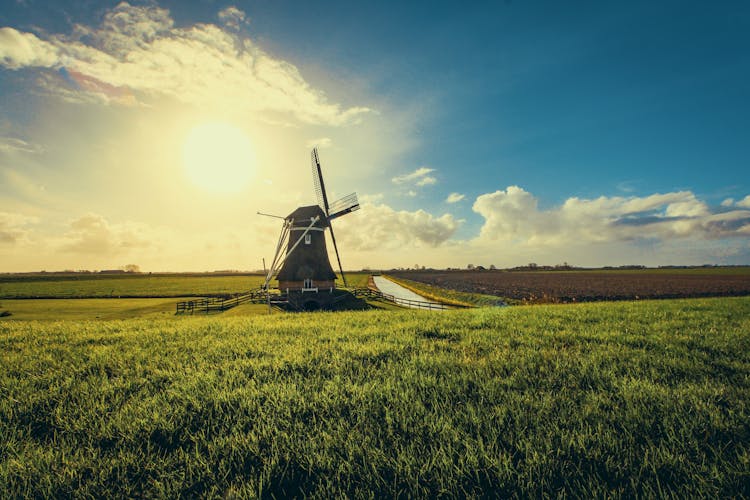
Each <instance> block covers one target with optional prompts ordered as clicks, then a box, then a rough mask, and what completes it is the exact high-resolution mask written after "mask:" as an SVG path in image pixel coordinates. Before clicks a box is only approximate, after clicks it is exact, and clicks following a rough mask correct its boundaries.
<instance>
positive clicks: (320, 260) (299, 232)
mask: <svg viewBox="0 0 750 500" xmlns="http://www.w3.org/2000/svg"><path fill="white" fill-rule="evenodd" d="M310 156H311V160H312V173H313V185H314V189H315V194H316V196H317V198H318V204H317V205H309V206H304V207H298V208H297V209H296V210H294V211H293V212H292V213H291V214H289V215H287V216H286V217H278V218H280V219H283V221H284V222H283V225H282V229H281V235H280V236H279V241H278V243H277V245H276V253H275V255H274V258H273V260H272V262H271V266H270V269H269V270H268V273H267V274H266V281H265V284H264V288H265V289H266V291H268V285H269V283H270V282H271V280H272V279H273V278H274V276H276V279H277V280H278V282H279V289H280V290H281V291H283V292H285V293H286V296H287V300H288V301H289V302H290V303H292V304H293V305H297V306H301V307H303V308H305V309H310V308H316V309H317V308H319V307H325V306H326V305H328V304H330V303H331V300H332V298H331V297H326V296H324V295H323V294H324V292H327V293H328V295H329V296H330V295H331V294H332V293H333V289H334V288H336V282H335V280H336V273H335V272H334V271H333V268H332V267H331V263H330V261H329V259H328V250H327V248H326V242H325V230H326V229H328V230H329V231H330V233H331V241H332V242H333V248H334V250H335V253H336V261H337V263H338V266H339V271H340V272H341V278H342V280H343V281H344V286H345V287H346V286H348V285H347V282H346V276H345V275H344V269H343V267H342V266H341V257H340V255H339V249H338V245H337V244H336V236H335V235H334V232H333V225H332V224H331V221H333V220H334V219H337V218H339V217H341V216H343V215H346V214H348V213H351V212H354V211H355V210H359V201H357V194H356V193H352V194H349V195H347V196H344V197H343V198H341V199H338V200H336V201H334V202H332V203H330V204H329V202H328V194H327V193H326V188H325V182H324V181H323V172H322V169H321V166H320V158H319V156H318V150H317V148H315V149H313V150H312V153H311V155H310ZM259 213H260V212H259ZM261 215H268V214H261ZM274 217H277V216H274Z"/></svg>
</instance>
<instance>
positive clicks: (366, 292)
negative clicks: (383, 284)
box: [352, 283, 448, 310]
mask: <svg viewBox="0 0 750 500" xmlns="http://www.w3.org/2000/svg"><path fill="white" fill-rule="evenodd" d="M374 286H375V285H374V283H373V284H372V286H371V287H368V288H355V289H354V290H352V293H353V294H354V296H355V297H370V298H375V299H382V300H387V301H388V302H393V303H394V304H397V305H400V306H405V307H410V308H412V309H437V310H444V309H448V306H447V305H445V304H440V303H438V302H429V301H423V300H412V299H402V298H401V297H396V296H395V295H391V294H389V293H383V292H381V291H380V290H378V289H377V288H375V287H374Z"/></svg>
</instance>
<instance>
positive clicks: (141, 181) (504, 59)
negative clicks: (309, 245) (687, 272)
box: [0, 0, 750, 271]
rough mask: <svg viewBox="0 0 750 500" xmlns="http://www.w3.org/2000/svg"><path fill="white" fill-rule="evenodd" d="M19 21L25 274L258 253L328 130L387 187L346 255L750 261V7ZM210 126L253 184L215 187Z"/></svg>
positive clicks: (197, 10)
mask: <svg viewBox="0 0 750 500" xmlns="http://www.w3.org/2000/svg"><path fill="white" fill-rule="evenodd" d="M0 29H2V31H0V258H2V262H3V264H0V271H3V270H6V271H16V270H33V269H41V268H49V269H59V268H76V269H77V268H109V267H117V266H120V265H124V264H126V263H138V264H140V265H141V266H142V267H144V268H146V269H150V270H211V269H224V268H235V269H255V268H258V267H260V266H259V264H258V263H259V262H260V259H261V257H262V256H266V257H268V254H269V253H271V252H272V250H273V245H274V242H275V238H276V233H277V232H278V228H277V227H275V226H274V222H273V221H268V220H263V219H262V218H258V217H257V216H254V214H255V211H256V210H263V211H271V212H274V213H281V214H284V213H287V212H291V211H292V210H293V209H294V207H295V206H296V205H297V204H307V203H310V202H312V201H313V200H314V198H312V187H311V185H310V179H309V167H308V162H309V156H308V155H309V148H310V146H311V145H312V144H317V145H318V146H320V151H321V159H322V161H323V166H324V169H325V170H326V174H327V176H328V185H329V186H330V187H331V189H332V190H333V191H334V194H339V195H344V194H347V193H348V192H350V191H354V190H356V191H357V192H358V193H359V194H360V197H361V198H362V201H363V208H362V210H360V211H359V212H357V213H355V214H352V215H351V216H347V217H345V218H342V219H341V220H340V221H337V222H339V225H337V230H338V232H340V233H341V236H340V237H339V238H340V239H341V243H342V245H341V246H342V252H343V260H344V265H345V266H346V267H352V268H357V267H363V266H373V267H381V266H382V267H391V266H404V267H406V266H412V265H414V264H421V265H427V266H436V267H445V266H451V267H459V266H460V267H463V266H466V264H468V263H473V264H475V265H476V264H483V265H489V264H495V265H497V266H498V267H506V266H514V265H519V264H525V263H527V262H539V263H546V264H556V263H561V262H564V261H567V262H570V263H572V264H576V265H582V266H595V265H621V264H631V263H639V264H647V265H664V264H703V263H712V264H722V263H728V264H747V263H750V197H748V196H749V195H750V174H748V171H750V169H749V168H748V167H749V166H750V165H748V163H750V162H749V158H750V146H748V144H750V141H748V132H747V130H750V123H749V122H750V120H749V119H748V111H750V104H748V103H750V85H748V81H750V50H749V49H750V37H749V36H748V35H747V33H748V32H750V5H748V4H747V3H746V2H722V3H720V4H709V3H705V2H659V3H658V4H657V3H654V2H625V3H618V4H610V3H603V2H574V3H570V2H564V3H563V2H517V1H516V2H490V3H476V4H472V5H469V6H463V5H461V6H459V5H457V4H452V3H445V4H443V3H439V2H386V3H371V2H368V3H365V2H361V3H359V2H315V3H308V2H305V3H301V4H300V3H298V2H284V1H274V2H268V1H258V2H235V3H231V2H230V3H225V2H212V1H196V2H176V1H174V2H166V1H165V2H136V1H133V2H130V3H119V2H92V1H80V2H64V3H63V2H42V1H38V0H25V1H16V2H10V3H9V4H8V5H5V6H3V8H2V10H0ZM206 124H214V125H215V126H213V125H211V126H209V127H206ZM212 127H213V128H212ZM222 127H224V128H222ZM196 129H197V130H203V131H206V130H208V131H212V130H213V131H214V133H213V135H211V132H208V133H207V135H206V134H204V136H202V137H201V136H196V134H195V133H194V132H191V131H194V130H196ZM217 130H218V131H219V132H215V131H217ZM222 130H223V131H235V132H237V133H238V134H239V135H240V136H243V137H246V138H247V139H248V140H249V141H250V143H251V144H252V148H253V149H254V151H253V153H252V155H251V156H252V160H247V159H246V158H245V157H244V156H242V154H243V153H242V151H241V150H240V149H241V144H242V143H243V140H238V141H236V142H235V143H233V142H231V141H228V140H226V137H234V136H235V135H236V134H234V133H233V132H228V133H223V132H221V131H222ZM196 137H198V138H197V139H196ZM188 138H191V139H190V140H193V141H197V146H195V147H197V148H198V150H199V151H200V148H204V149H205V150H206V154H209V155H212V154H213V153H214V152H216V157H217V158H219V157H221V158H224V159H225V160H226V161H225V163H227V164H231V163H232V162H233V161H240V159H242V161H244V162H245V163H248V162H249V163H253V164H252V165H250V167H248V168H249V169H250V170H251V171H252V173H253V175H252V176H250V177H249V178H247V176H246V175H244V174H243V175H241V174H240V173H239V172H238V171H237V170H231V168H230V169H229V170H221V169H222V168H224V167H223V166H221V165H218V166H217V165H212V166H208V167H207V169H206V170H207V173H206V174H205V175H209V177H205V176H204V177H202V178H201V177H200V174H198V177H195V176H194V175H193V177H190V176H191V175H192V174H189V173H186V172H188V171H189V168H188V167H187V166H186V164H185V163H186V161H185V158H184V156H185V151H186V146H185V141H186V140H188ZM218 148H221V150H222V152H221V153H219V152H218ZM190 151H192V150H190ZM238 168H239V167H238ZM243 168H244V167H243ZM217 172H219V175H220V176H221V178H222V179H226V186H221V185H218V186H216V185H213V184H211V183H210V182H208V180H207V179H209V178H210V174H211V173H217ZM211 186H213V187H211ZM217 220H220V221H221V223H220V224H217V222H216V221H217ZM337 236H338V233H337Z"/></svg>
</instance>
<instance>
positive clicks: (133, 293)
mask: <svg viewBox="0 0 750 500" xmlns="http://www.w3.org/2000/svg"><path fill="white" fill-rule="evenodd" d="M368 276H369V274H367V273H347V275H346V278H347V281H348V282H349V286H352V287H366V286H367V277H368ZM264 281H265V277H264V276H261V275H245V274H243V275H196V274H166V275H164V274H153V275H152V274H134V275H97V274H66V275H41V274H40V275H33V276H28V275H0V298H6V299H15V298H18V299H21V298H61V299H62V298H104V297H186V296H192V297H203V296H215V295H229V294H236V293H242V292H247V291H249V290H254V289H258V288H259V287H260V286H261V284H262V283H263V282H264ZM338 283H339V284H340V285H342V282H341V279H340V278H339V281H338ZM276 284H277V283H276V282H275V281H274V282H272V283H271V286H275V285H276Z"/></svg>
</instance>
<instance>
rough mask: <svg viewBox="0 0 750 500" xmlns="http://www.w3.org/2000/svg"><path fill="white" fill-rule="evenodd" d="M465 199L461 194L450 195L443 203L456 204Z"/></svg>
mask: <svg viewBox="0 0 750 500" xmlns="http://www.w3.org/2000/svg"><path fill="white" fill-rule="evenodd" d="M465 197H466V196H465V195H463V194H461V193H451V194H449V195H448V197H447V198H446V199H445V202H446V203H458V202H459V201H461V200H463V199H464V198H465Z"/></svg>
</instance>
